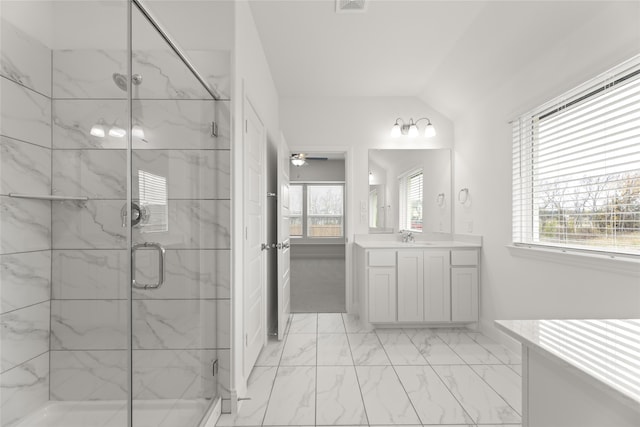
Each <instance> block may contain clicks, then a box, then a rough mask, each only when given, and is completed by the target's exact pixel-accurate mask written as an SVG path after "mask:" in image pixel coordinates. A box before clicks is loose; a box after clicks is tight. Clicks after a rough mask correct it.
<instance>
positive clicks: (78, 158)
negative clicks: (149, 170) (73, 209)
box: [52, 150, 127, 199]
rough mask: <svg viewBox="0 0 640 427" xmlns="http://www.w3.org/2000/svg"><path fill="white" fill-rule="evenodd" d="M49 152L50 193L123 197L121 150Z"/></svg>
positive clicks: (124, 171) (124, 166) (124, 170)
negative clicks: (51, 163) (51, 189)
mask: <svg viewBox="0 0 640 427" xmlns="http://www.w3.org/2000/svg"><path fill="white" fill-rule="evenodd" d="M52 156H53V176H52V179H53V194H60V195H73V196H85V197H89V198H90V199H124V198H126V196H127V189H126V186H127V182H126V181H127V153H126V151H125V150H53V154H52Z"/></svg>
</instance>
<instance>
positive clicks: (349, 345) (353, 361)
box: [341, 315, 371, 425]
mask: <svg viewBox="0 0 640 427" xmlns="http://www.w3.org/2000/svg"><path fill="white" fill-rule="evenodd" d="M341 317H342V324H343V326H344V332H345V336H346V338H347V347H349V354H350V355H351V362H352V365H351V366H352V367H353V372H354V373H355V374H356V382H357V383H358V391H359V392H360V401H361V402H362V409H364V416H365V418H366V419H367V424H368V425H370V424H371V422H370V421H369V414H368V413H367V406H366V405H365V404H364V394H362V384H360V377H359V376H358V370H357V369H356V361H355V359H354V358H353V351H352V350H351V342H350V341H349V334H348V333H347V322H346V321H345V320H344V315H342V316H341Z"/></svg>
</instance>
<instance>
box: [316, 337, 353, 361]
mask: <svg viewBox="0 0 640 427" xmlns="http://www.w3.org/2000/svg"><path fill="white" fill-rule="evenodd" d="M321 365H325V366H332V365H333V366H341V365H353V358H352V357H351V349H350V348H349V341H348V340H347V335H346V334H318V366H321Z"/></svg>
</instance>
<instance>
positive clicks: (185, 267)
mask: <svg viewBox="0 0 640 427" xmlns="http://www.w3.org/2000/svg"><path fill="white" fill-rule="evenodd" d="M136 267H137V269H136V280H139V281H140V282H141V283H153V282H154V281H156V280H157V278H158V277H157V276H158V255H157V252H156V251H154V250H138V251H137V252H136ZM230 270H231V251H230V250H190V249H179V250H174V249H169V250H167V251H166V255H165V276H164V284H163V285H162V286H161V287H160V288H158V289H147V290H145V289H134V290H133V298H134V299H199V298H208V299H229V298H230V292H229V289H230Z"/></svg>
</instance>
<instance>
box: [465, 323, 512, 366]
mask: <svg viewBox="0 0 640 427" xmlns="http://www.w3.org/2000/svg"><path fill="white" fill-rule="evenodd" d="M475 334H476V335H482V336H483V337H485V338H487V339H491V338H489V337H488V336H486V335H485V334H483V333H482V332H475ZM465 335H467V336H468V337H469V338H471V339H472V340H473V342H475V343H476V344H478V345H479V346H480V347H482V348H484V349H485V350H486V351H487V352H489V354H491V355H492V356H493V357H495V358H496V359H497V360H498V361H500V363H501V364H503V365H508V363H506V362H503V361H502V359H500V358H499V357H498V356H497V355H496V354H495V353H494V352H492V351H491V350H489V349H488V348H487V347H485V346H484V345H482V343H480V342H478V341H477V340H476V339H475V338H473V336H471V335H470V334H469V333H468V332H466V331H465ZM496 344H497V345H499V346H501V347H504V348H505V350H507V351H509V352H512V351H511V350H509V349H508V348H507V347H506V346H504V345H502V344H500V343H498V342H496ZM512 353H513V352H512ZM494 365H495V363H494Z"/></svg>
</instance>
